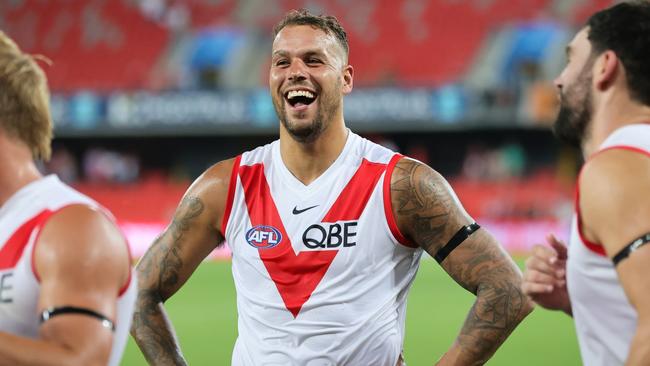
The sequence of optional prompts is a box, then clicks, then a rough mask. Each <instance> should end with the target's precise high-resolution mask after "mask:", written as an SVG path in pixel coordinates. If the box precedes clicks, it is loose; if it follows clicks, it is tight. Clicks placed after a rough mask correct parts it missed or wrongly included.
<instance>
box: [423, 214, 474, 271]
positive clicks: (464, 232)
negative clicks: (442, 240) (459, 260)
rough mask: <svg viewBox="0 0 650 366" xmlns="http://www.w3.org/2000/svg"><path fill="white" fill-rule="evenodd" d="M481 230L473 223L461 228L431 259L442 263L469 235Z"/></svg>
mask: <svg viewBox="0 0 650 366" xmlns="http://www.w3.org/2000/svg"><path fill="white" fill-rule="evenodd" d="M480 228H481V225H479V224H477V223H473V224H471V225H467V226H463V227H462V228H460V230H458V232H456V234H454V236H452V237H451V239H449V241H448V242H447V244H445V246H444V247H442V248H440V250H438V252H437V253H436V255H435V256H434V257H433V258H435V260H436V261H437V262H438V263H442V261H444V260H445V258H447V256H448V255H449V253H451V252H452V251H453V250H454V249H456V247H457V246H459V245H460V244H461V243H462V242H464V241H465V239H467V238H468V237H469V236H470V235H472V234H474V232H475V231H476V230H478V229H480Z"/></svg>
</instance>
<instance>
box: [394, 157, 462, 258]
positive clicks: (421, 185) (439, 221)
mask: <svg viewBox="0 0 650 366" xmlns="http://www.w3.org/2000/svg"><path fill="white" fill-rule="evenodd" d="M390 187H391V188H390V191H391V192H390V193H391V203H392V206H393V214H394V215H395V218H396V221H397V225H398V227H399V229H400V230H401V231H402V232H403V233H404V234H405V235H406V236H407V237H408V238H409V239H410V240H412V241H414V242H415V243H417V244H418V245H420V246H422V247H423V248H424V249H425V250H427V252H429V253H430V254H432V255H434V254H435V252H437V250H438V249H439V248H440V247H442V246H443V245H444V244H445V243H446V241H447V240H448V239H449V238H451V237H452V236H453V234H454V233H455V232H456V231H457V230H458V229H459V228H460V227H461V226H463V225H467V224H469V223H471V222H472V220H471V218H470V217H469V215H468V214H467V213H466V212H465V210H464V209H463V207H462V205H461V204H460V202H459V201H458V199H457V197H456V194H455V193H454V191H453V190H452V188H451V186H450V185H449V183H448V182H447V181H446V180H445V178H444V177H443V176H442V175H440V174H439V173H438V172H436V171H435V170H433V169H432V168H430V167H429V166H427V165H426V164H423V163H421V162H419V161H417V160H413V159H409V158H402V159H400V160H399V161H398V162H397V164H396V165H395V170H394V171H393V175H392V177H391V185H390Z"/></svg>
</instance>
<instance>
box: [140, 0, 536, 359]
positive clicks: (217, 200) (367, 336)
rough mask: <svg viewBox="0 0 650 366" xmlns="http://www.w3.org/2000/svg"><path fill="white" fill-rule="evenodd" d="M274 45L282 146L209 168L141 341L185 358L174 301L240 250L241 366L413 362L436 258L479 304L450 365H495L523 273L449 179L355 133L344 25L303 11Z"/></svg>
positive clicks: (186, 207) (160, 259)
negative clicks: (410, 308)
mask: <svg viewBox="0 0 650 366" xmlns="http://www.w3.org/2000/svg"><path fill="white" fill-rule="evenodd" d="M274 35H275V38H274V41H273V49H272V60H271V70H270V74H269V86H270V92H271V95H272V97H273V103H274V105H275V110H276V112H277V115H278V118H279V120H280V139H279V140H277V141H275V142H273V143H271V144H269V145H266V146H262V147H259V148H257V149H255V150H253V151H250V152H245V153H244V154H242V155H240V156H238V157H236V158H234V159H231V160H226V161H222V162H220V163H218V164H216V165H214V166H213V167H211V168H209V169H208V170H207V171H206V172H205V173H204V174H203V175H202V176H201V177H199V178H198V179H197V180H196V182H194V184H193V185H192V186H191V187H190V188H189V190H188V191H187V193H186V194H185V197H184V198H183V201H182V202H181V204H180V205H179V208H178V210H177V213H176V215H175V217H174V219H173V222H172V223H171V225H170V226H169V227H168V228H167V229H166V230H165V232H163V233H162V235H161V236H160V237H159V238H158V239H157V240H156V242H155V243H154V244H153V246H152V247H151V248H150V249H149V251H148V252H147V253H146V254H145V256H144V257H143V259H142V260H141V262H140V263H139V265H138V273H139V278H140V282H139V284H140V288H141V290H140V294H139V296H138V301H137V310H136V314H135V318H134V324H133V328H132V334H133V335H134V336H135V338H136V340H137V342H138V344H139V346H140V348H141V349H142V351H143V352H144V354H145V356H146V358H147V360H148V361H149V362H150V363H151V364H157V365H158V364H178V365H182V364H185V360H184V358H183V356H182V354H181V351H180V347H179V345H178V343H177V341H176V340H175V338H174V335H173V331H172V328H171V326H170V322H169V321H168V319H167V317H166V315H165V312H164V309H163V307H162V303H163V302H164V301H165V300H166V299H168V298H169V297H170V296H172V295H173V294H174V293H175V292H176V291H177V290H178V289H179V288H180V287H181V286H182V285H183V283H184V282H185V281H186V280H187V279H188V278H189V277H190V275H191V274H192V272H193V271H194V270H195V268H196V267H197V265H198V264H199V263H200V262H201V260H203V258H205V256H206V255H208V253H210V251H211V250H212V249H214V248H215V247H217V246H218V245H221V244H222V243H223V242H224V241H226V242H228V245H229V246H230V248H231V250H232V253H233V257H232V272H233V278H234V281H235V287H236V290H237V306H238V313H239V314H238V315H239V317H238V320H239V327H238V328H239V329H238V330H239V337H238V339H237V341H236V344H235V346H234V351H233V355H232V364H233V365H382V366H383V365H388V366H393V365H401V364H403V355H402V344H403V340H404V320H405V317H406V314H405V311H406V298H407V295H408V290H409V288H410V286H411V283H412V281H413V279H414V277H415V274H416V272H417V269H418V266H419V262H420V257H421V254H422V252H423V251H426V252H428V253H429V254H430V255H431V256H433V257H435V258H436V260H437V261H438V262H439V263H440V265H441V266H442V267H443V268H444V270H445V271H447V273H449V275H450V276H451V277H453V279H454V280H456V281H457V282H458V283H459V284H460V285H461V286H463V287H464V288H466V289H467V290H468V291H471V292H472V293H474V294H476V302H475V304H474V306H472V307H471V309H468V310H469V312H468V315H467V319H466V321H465V323H464V324H459V325H458V327H459V328H460V332H459V335H458V338H457V339H456V341H455V342H454V343H453V345H451V347H450V349H449V351H448V352H447V353H446V354H444V355H443V356H442V358H441V359H440V361H439V363H440V364H449V365H451V364H455V365H470V364H471V365H474V364H479V363H483V362H485V361H486V360H487V359H488V358H490V356H491V355H492V354H493V353H494V352H495V350H496V349H497V348H498V347H499V345H500V344H501V343H502V342H503V341H504V340H505V338H506V337H507V336H508V334H509V333H510V332H511V331H512V330H513V329H514V327H515V326H516V325H517V324H518V323H519V322H520V321H521V320H522V319H523V318H524V317H525V316H526V314H528V313H529V312H530V310H531V304H530V303H529V301H528V300H527V299H526V297H525V296H524V295H523V293H522V292H521V290H520V284H521V274H520V272H519V270H518V269H517V267H516V266H515V265H514V263H513V262H512V261H511V260H510V258H509V257H508V255H507V254H506V253H505V252H504V251H503V250H502V249H501V247H500V246H499V244H498V243H497V242H496V241H495V240H494V238H493V237H492V236H491V235H490V234H489V233H488V232H487V231H486V230H485V229H481V228H480V227H479V225H478V224H476V223H474V221H473V220H472V218H471V217H470V216H469V215H468V214H467V213H466V212H465V210H464V209H463V207H462V206H461V204H460V203H459V201H458V199H457V198H456V196H455V195H454V193H453V191H452V190H451V188H450V187H449V185H448V184H447V182H446V181H445V180H444V179H443V178H442V177H441V176H440V175H439V174H438V173H436V172H435V171H434V170H432V169H431V168H429V167H427V166H426V165H424V164H422V163H420V162H418V161H415V160H411V159H408V158H405V157H403V156H401V155H399V154H396V153H394V152H392V151H390V150H388V149H386V148H383V147H381V146H379V145H376V144H374V143H372V142H370V141H368V140H365V139H363V138H361V137H360V136H358V135H356V134H354V133H352V132H351V131H350V130H348V129H347V128H346V127H345V122H344V119H343V97H344V96H345V95H346V94H348V93H350V92H351V91H352V85H353V75H354V72H353V68H352V66H350V65H349V64H348V53H349V50H348V43H347V36H346V33H345V31H344V30H343V28H342V27H341V26H340V24H339V23H338V22H337V21H336V19H335V18H333V17H330V16H314V15H312V14H309V13H307V12H306V11H294V12H291V13H289V14H288V15H287V16H286V17H285V19H284V20H283V21H282V22H280V23H279V24H278V25H277V26H276V28H275V32H274ZM433 302H434V295H433V294H432V311H435V304H433ZM436 356H440V355H431V357H432V361H433V360H434V359H435V358H434V357H436Z"/></svg>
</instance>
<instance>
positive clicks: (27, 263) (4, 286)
mask: <svg viewBox="0 0 650 366" xmlns="http://www.w3.org/2000/svg"><path fill="white" fill-rule="evenodd" d="M73 204H84V205H88V206H91V207H98V208H99V207H100V206H99V205H98V204H97V203H96V202H95V201H93V200H91V199H90V198H88V197H86V196H84V195H82V194H81V193H79V192H77V191H75V190H73V189H72V188H70V187H68V186H67V185H65V184H63V183H62V182H61V181H60V180H59V179H58V178H57V177H56V176H54V175H49V176H46V177H44V178H41V179H39V180H37V181H35V182H32V183H30V184H28V185H26V186H25V187H23V188H21V189H20V190H19V191H18V192H16V193H15V194H14V195H13V196H12V197H11V198H9V200H8V201H7V202H5V204H4V205H3V206H2V207H0V331H1V332H7V333H10V334H15V335H18V336H22V337H28V338H33V339H36V338H38V333H39V326H40V314H39V313H38V311H39V309H38V308H37V305H38V298H39V293H40V278H39V277H38V274H37V273H36V272H35V270H34V267H33V260H34V258H33V252H34V245H35V243H37V239H38V236H39V232H40V230H41V228H42V227H43V226H44V224H45V222H46V221H47V220H48V218H50V217H51V216H52V215H54V214H56V212H57V211H58V210H60V209H62V208H64V207H66V206H69V205H73ZM107 214H108V213H107ZM135 296H136V281H135V280H134V278H133V275H132V276H131V278H130V279H129V282H128V283H127V284H126V285H125V286H124V288H123V289H122V290H121V291H120V297H119V300H118V304H117V316H116V319H115V327H116V330H115V334H114V338H113V348H112V350H111V358H110V362H109V365H118V364H119V362H120V359H121V357H122V353H123V351H124V347H125V346H126V341H127V337H128V334H129V333H128V332H129V327H130V326H131V318H132V316H133V306H134V304H135ZM64 305H67V304H61V306H64Z"/></svg>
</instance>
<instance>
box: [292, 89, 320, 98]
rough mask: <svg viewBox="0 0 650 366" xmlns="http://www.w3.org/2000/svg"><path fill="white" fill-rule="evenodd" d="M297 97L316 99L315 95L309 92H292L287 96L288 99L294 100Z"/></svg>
mask: <svg viewBox="0 0 650 366" xmlns="http://www.w3.org/2000/svg"><path fill="white" fill-rule="evenodd" d="M295 97H305V98H310V99H314V94H312V93H311V92H310V91H307V90H292V91H290V92H289V93H288V94H287V99H293V98H295Z"/></svg>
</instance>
